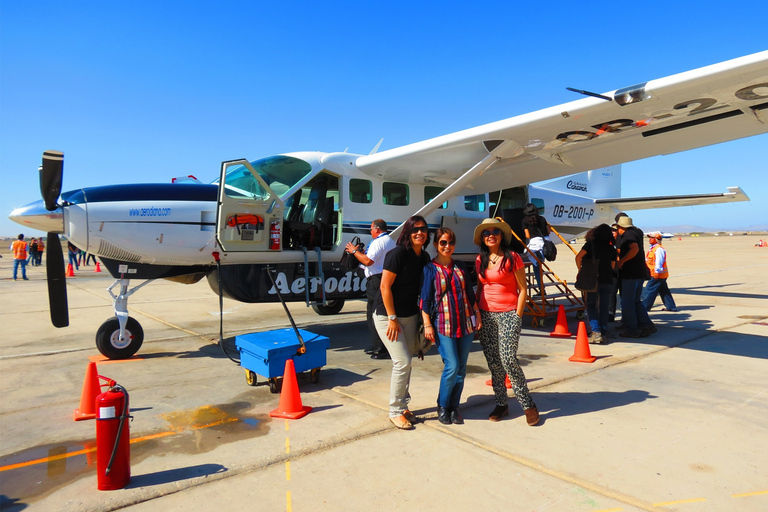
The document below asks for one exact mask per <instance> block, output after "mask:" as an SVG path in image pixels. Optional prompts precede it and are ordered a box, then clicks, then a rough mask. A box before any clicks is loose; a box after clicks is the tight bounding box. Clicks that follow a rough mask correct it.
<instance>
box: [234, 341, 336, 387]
mask: <svg viewBox="0 0 768 512" xmlns="http://www.w3.org/2000/svg"><path fill="white" fill-rule="evenodd" d="M299 332H300V333H301V337H302V338H303V339H304V345H305V347H306V349H307V352H306V353H305V354H303V355H301V356H298V355H296V351H297V350H298V349H299V340H298V338H297V337H296V332H295V331H294V330H293V329H277V330H274V331H265V332H252V333H250V334H241V335H239V336H236V337H235V346H236V347H237V349H238V350H239V351H240V366H242V367H243V368H245V369H246V370H251V371H252V372H254V373H257V374H259V375H262V376H264V377H267V378H270V379H274V378H276V377H282V376H283V372H284V371H285V362H286V361H287V360H288V359H290V358H293V365H294V367H295V368H296V373H300V372H305V371H307V370H312V369H315V368H320V367H321V366H325V364H326V358H325V351H326V350H327V349H328V347H330V346H331V343H330V340H329V339H328V337H327V336H320V335H319V334H315V333H312V332H309V331H304V330H302V329H299Z"/></svg>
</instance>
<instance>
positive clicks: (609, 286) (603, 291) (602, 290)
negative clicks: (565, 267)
mask: <svg viewBox="0 0 768 512" xmlns="http://www.w3.org/2000/svg"><path fill="white" fill-rule="evenodd" d="M585 238H586V243H585V244H584V246H583V247H582V248H581V250H580V251H579V253H578V254H577V255H576V268H578V269H579V270H581V262H582V260H583V259H584V258H587V259H590V258H595V259H597V260H598V262H599V263H598V268H597V270H598V277H597V282H598V288H597V291H596V292H587V293H586V300H587V315H588V316H589V326H590V327H591V328H592V334H590V338H589V342H590V343H603V344H606V343H608V338H607V336H608V316H609V315H608V311H609V308H608V305H609V303H610V301H611V295H614V296H615V295H616V290H615V289H614V283H613V268H614V266H615V265H616V248H615V247H614V246H613V232H612V231H611V227H610V226H609V225H608V224H600V225H599V226H597V227H596V228H592V229H590V230H589V231H588V232H587V235H586V237H585Z"/></svg>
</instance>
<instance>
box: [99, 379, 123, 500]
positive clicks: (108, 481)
mask: <svg viewBox="0 0 768 512" xmlns="http://www.w3.org/2000/svg"><path fill="white" fill-rule="evenodd" d="M96 411H97V413H96V472H97V475H98V483H99V490H100V491H113V490H115V489H122V488H123V487H125V486H126V485H128V482H130V481H131V448H130V432H129V431H130V427H129V425H128V420H129V419H130V418H131V416H130V414H129V413H130V411H129V409H128V391H126V389H125V388H124V387H122V386H120V385H119V384H115V385H113V386H112V387H110V388H109V389H108V390H107V391H105V392H104V393H102V394H100V395H99V396H97V397H96Z"/></svg>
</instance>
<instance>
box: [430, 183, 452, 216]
mask: <svg viewBox="0 0 768 512" xmlns="http://www.w3.org/2000/svg"><path fill="white" fill-rule="evenodd" d="M443 190H445V187H433V186H431V185H427V186H426V187H424V204H427V203H428V202H430V201H431V200H433V199H434V198H436V197H437V195H438V194H439V193H440V192H442V191H443ZM446 208H448V201H446V202H444V203H443V204H441V205H440V206H438V207H437V209H438V210H444V209H446Z"/></svg>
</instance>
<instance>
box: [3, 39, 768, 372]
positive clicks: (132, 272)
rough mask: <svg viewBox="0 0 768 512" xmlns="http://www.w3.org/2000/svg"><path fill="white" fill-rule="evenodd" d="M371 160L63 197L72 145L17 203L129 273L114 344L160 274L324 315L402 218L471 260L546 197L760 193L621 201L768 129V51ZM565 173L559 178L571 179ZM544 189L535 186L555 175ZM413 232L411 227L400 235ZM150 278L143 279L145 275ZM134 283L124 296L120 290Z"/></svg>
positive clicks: (605, 208)
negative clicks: (440, 233)
mask: <svg viewBox="0 0 768 512" xmlns="http://www.w3.org/2000/svg"><path fill="white" fill-rule="evenodd" d="M574 91H575V92H577V93H581V94H583V95H585V96H586V97H585V98H582V99H579V100H576V101H573V102H570V103H566V104H563V105H558V106H555V107H551V108H547V109H544V110H539V111H536V112H532V113H529V114H524V115H521V116H517V117H513V118H510V119H506V120H503V121H498V122H495V123H491V124H487V125H483V126H479V127H476V128H471V129H468V130H464V131H460V132H456V133H452V134H449V135H444V136H441V137H437V138H434V139H430V140H426V141H423V142H418V143H415V144H411V145H407V146H403V147H399V148H395V149H390V150H387V151H382V152H376V150H374V151H373V152H372V153H371V154H369V155H355V154H350V153H347V152H343V153H321V152H297V153H288V154H283V155H276V156H268V157H266V158H261V159H258V160H254V161H249V160H245V159H241V160H231V161H226V162H223V163H222V166H221V172H220V175H219V178H218V180H217V181H215V182H214V183H213V184H203V183H199V182H192V183H189V182H186V183H184V182H177V183H166V184H132V185H109V186H101V187H91V188H83V189H77V190H72V191H69V192H65V193H62V194H60V191H61V183H62V176H63V154H62V153H61V152H58V151H46V152H44V153H43V165H42V167H41V171H40V180H41V184H40V185H41V191H42V194H43V200H42V201H38V202H36V203H32V204H30V205H27V206H25V207H22V208H19V209H17V210H15V211H14V212H12V213H11V215H10V217H11V219H13V220H14V221H16V222H18V223H19V224H22V225H24V226H26V227H29V228H33V229H39V230H42V231H47V232H48V236H49V237H51V238H53V239H56V238H57V237H58V235H59V234H64V235H65V236H66V237H67V238H68V239H69V240H71V241H72V242H73V243H74V244H75V245H77V246H78V247H79V248H81V249H83V250H86V251H87V252H89V253H92V254H95V255H97V256H98V257H99V258H100V259H101V261H102V262H103V264H104V265H105V267H106V268H107V269H108V270H109V272H110V273H111V275H112V276H113V277H114V278H115V279H116V281H115V283H114V284H113V285H112V286H111V287H110V289H109V290H108V291H109V293H110V295H111V296H112V298H113V300H114V310H115V317H114V318H112V319H110V320H108V321H107V322H105V323H104V324H103V325H102V326H101V327H100V328H99V330H98V333H97V335H96V345H97V347H98V349H99V350H100V351H101V353H102V354H104V355H105V356H107V357H109V358H113V359H120V358H127V357H130V356H132V355H133V354H134V353H136V351H137V350H138V349H139V347H140V346H141V344H142V341H143V331H142V329H141V326H140V324H139V323H138V322H137V321H136V320H135V319H134V318H132V317H130V316H129V315H128V297H129V296H130V295H131V294H133V293H134V292H136V291H137V290H138V289H139V288H141V287H142V286H144V285H145V284H147V283H149V282H151V281H152V280H154V279H159V278H164V279H171V280H174V281H178V282H180V283H194V282H197V281H199V280H200V279H203V278H207V279H208V282H209V283H210V285H211V287H212V288H213V290H214V291H215V292H217V293H220V294H222V295H223V296H226V297H229V298H232V299H235V300H238V301H242V302H251V303H255V302H274V301H278V300H279V298H278V293H277V292H279V295H280V296H282V298H283V299H285V300H287V301H303V302H306V303H307V304H308V305H312V306H313V308H315V310H316V311H317V312H318V313H320V314H333V313H337V312H338V311H340V310H341V308H342V307H343V305H344V301H345V300H347V299H355V298H362V297H363V296H364V291H365V281H364V280H363V279H361V278H360V277H359V276H358V275H357V273H356V272H352V271H348V270H345V269H342V268H341V266H340V264H339V260H340V257H341V255H342V253H343V251H344V246H345V245H346V243H347V242H349V241H350V240H351V239H352V237H354V236H356V235H367V234H368V230H369V227H370V225H371V222H372V220H373V219H376V218H382V219H384V220H385V221H386V222H387V223H388V224H389V225H390V226H399V225H401V223H402V222H403V221H404V220H405V219H407V218H408V217H409V216H411V215H414V214H417V213H418V214H420V215H422V216H424V217H425V218H426V219H427V222H428V223H429V226H430V228H431V229H436V228H437V227H439V226H448V227H451V228H452V229H454V230H455V231H456V232H457V236H458V240H459V244H460V245H458V246H457V248H456V252H455V257H457V258H463V259H473V258H474V255H475V253H476V247H475V246H474V245H473V244H472V242H471V240H472V230H473V229H474V227H475V226H476V225H477V223H478V222H480V219H482V218H485V217H488V216H503V217H504V218H506V219H507V220H508V221H509V223H510V225H511V226H513V228H515V227H517V226H520V219H521V209H522V208H523V206H524V205H525V204H526V203H528V202H532V203H534V204H536V205H537V206H538V207H539V209H540V211H541V212H542V214H543V215H545V216H546V217H547V219H548V220H549V222H550V223H551V224H552V225H553V226H554V227H555V229H557V230H558V231H559V232H561V233H563V234H567V235H568V236H571V237H572V236H577V235H578V234H580V233H583V232H584V231H586V230H587V229H589V228H591V227H593V226H595V225H597V224H600V223H602V222H606V223H610V222H613V218H614V216H615V214H616V213H617V212H618V211H620V210H635V209H642V208H657V207H666V206H683V205H692V204H707V203H713V202H730V201H743V200H747V197H746V195H744V193H743V192H742V191H741V190H740V189H738V188H732V189H729V192H727V193H722V194H707V195H697V196H668V197H660V198H648V197H646V198H621V197H620V167H619V164H621V163H622V162H628V161H633V160H637V159H641V158H646V157H650V156H655V155H662V154H668V153H673V152H677V151H683V150H688V149H693V148H698V147H702V146H706V145H709V144H715V143H719V142H724V141H729V140H734V139H738V138H741V137H748V136H751V135H756V134H761V133H766V132H768V116H767V115H766V108H768V51H765V52H761V53H757V54H753V55H749V56H746V57H741V58H738V59H734V60H731V61H727V62H723V63H720V64H715V65H712V66H708V67H704V68H701V69H697V70H694V71H689V72H685V73H681V74H678V75H673V76H670V77H667V78H662V79H658V80H651V81H648V82H644V83H640V84H636V85H632V86H629V87H625V88H622V89H618V90H615V91H612V92H608V93H604V94H596V93H591V92H588V91H580V90H575V89H574ZM555 178H559V179H555ZM552 179H554V181H551V182H549V183H546V184H544V185H539V186H534V185H529V184H531V183H535V182H541V181H544V180H552ZM399 229H401V228H397V229H395V232H394V233H392V235H393V236H397V235H398V231H399ZM46 249H47V251H48V254H47V272H48V290H49V302H50V307H51V320H52V322H53V324H54V325H55V326H56V327H64V326H66V325H68V323H69V319H68V312H67V297H66V281H65V277H64V263H63V255H62V250H61V246H60V244H55V243H48V244H46ZM136 279H140V280H145V281H144V282H143V283H141V284H139V285H138V286H135V287H134V288H132V289H129V286H130V281H131V280H136ZM117 286H119V292H118V293H117V294H115V293H113V292H112V290H113V289H114V288H115V287H117Z"/></svg>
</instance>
